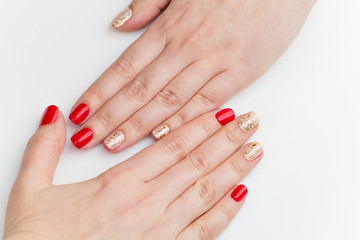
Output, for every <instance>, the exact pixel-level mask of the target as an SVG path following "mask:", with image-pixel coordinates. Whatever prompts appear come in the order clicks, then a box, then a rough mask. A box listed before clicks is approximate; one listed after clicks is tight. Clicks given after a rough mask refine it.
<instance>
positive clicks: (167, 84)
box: [70, 0, 315, 152]
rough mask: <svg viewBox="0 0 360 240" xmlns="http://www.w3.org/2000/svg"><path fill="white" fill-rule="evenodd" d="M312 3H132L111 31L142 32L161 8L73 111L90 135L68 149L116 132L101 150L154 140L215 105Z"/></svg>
mask: <svg viewBox="0 0 360 240" xmlns="http://www.w3.org/2000/svg"><path fill="white" fill-rule="evenodd" d="M314 2H315V0H302V1H294V0H269V1H264V0H252V1H246V0H227V1H223V0H212V1H208V0H185V1H184V0H172V1H171V2H170V4H169V0H134V2H133V3H132V4H131V5H130V8H129V9H127V10H126V11H125V12H123V14H121V16H120V20H121V21H120V20H116V21H115V22H114V25H115V26H116V27H117V29H118V30H122V31H130V30H134V29H138V28H141V27H144V26H145V25H146V24H147V23H149V21H150V20H152V19H153V18H154V17H156V16H157V15H158V14H159V13H160V10H161V9H164V8H166V10H165V11H164V12H163V13H162V14H161V15H160V16H159V17H158V18H157V19H156V20H155V21H154V23H152V24H151V25H150V27H149V28H148V29H147V31H146V32H145V33H144V34H143V35H142V36H141V37H140V38H139V39H138V40H137V41H136V42H135V43H133V44H132V45H131V46H130V47H129V48H128V49H127V50H126V51H125V52H124V53H123V54H122V55H121V56H120V58H119V59H118V60H117V61H116V62H115V63H114V64H113V65H111V67H110V68H108V69H107V70H106V71H105V72H104V74H103V75H102V76H101V77H100V78H99V79H98V80H97V81H95V82H94V83H93V84H92V85H91V86H90V88H89V89H88V90H87V91H86V92H85V93H84V94H83V95H82V96H81V97H80V99H79V100H78V101H77V103H76V104H75V105H74V108H73V110H72V112H73V113H72V114H71V115H70V119H71V120H72V121H73V122H74V123H76V124H80V123H82V126H81V129H83V128H89V129H90V130H91V131H92V135H91V138H88V141H87V142H86V144H82V145H76V144H75V145H76V146H77V147H78V148H83V149H88V148H91V147H93V146H94V145H96V144H98V143H99V142H101V141H102V140H104V138H105V142H106V138H107V137H111V136H112V133H113V134H114V133H119V132H121V133H122V134H124V136H125V139H124V140H123V143H122V144H121V145H119V146H117V147H116V148H109V146H107V145H106V144H105V147H106V148H107V149H108V150H109V151H111V152H119V151H121V150H123V149H125V148H127V147H129V146H131V145H132V144H134V143H136V142H137V141H139V140H141V139H142V138H143V137H145V136H146V135H148V134H149V133H150V132H152V130H153V128H155V127H156V126H162V127H161V128H160V129H155V132H154V133H155V134H153V135H154V136H155V137H156V138H160V137H162V136H164V135H166V134H167V133H168V132H169V131H170V130H171V131H173V130H175V129H176V128H178V127H180V126H181V125H183V124H184V123H187V122H189V121H190V120H192V119H194V118H196V117H197V116H199V115H201V114H203V113H205V112H208V111H210V110H213V109H215V108H217V107H219V106H221V105H222V104H223V103H225V101H227V100H228V99H229V98H230V97H232V96H233V95H235V94H236V93H238V92H239V91H240V90H242V89H244V88H245V87H246V86H248V85H249V84H251V83H252V82H253V81H255V80H256V79H257V78H259V77H260V76H261V75H262V74H263V73H264V72H265V71H266V70H267V69H269V68H270V66H271V65H272V64H273V63H274V62H275V61H276V60H277V59H278V58H279V57H280V56H281V54H282V53H283V52H284V51H285V50H286V49H287V47H288V46H289V45H290V44H291V42H292V41H293V39H294V38H295V36H296V35H297V33H298V32H299V31H300V29H301V27H302V25H303V23H304V21H305V19H306V17H307V15H308V13H309V11H310V9H311V8H312V6H313V4H314ZM168 4H169V6H167V5H168ZM118 19H119V18H118ZM121 24H122V25H121ZM157 130H159V131H157ZM81 137H82V136H81V132H80V133H77V134H76V136H75V139H78V138H81ZM73 142H75V143H76V141H73Z"/></svg>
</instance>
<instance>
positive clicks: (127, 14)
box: [111, 8, 133, 28]
mask: <svg viewBox="0 0 360 240" xmlns="http://www.w3.org/2000/svg"><path fill="white" fill-rule="evenodd" d="M132 14H133V12H132V10H131V8H126V9H125V10H124V11H122V12H121V13H120V14H119V15H117V16H116V18H115V19H114V20H113V21H112V23H111V24H112V26H113V27H114V28H118V27H121V26H122V25H123V24H124V23H126V22H127V21H128V20H129V19H130V18H131V16H132Z"/></svg>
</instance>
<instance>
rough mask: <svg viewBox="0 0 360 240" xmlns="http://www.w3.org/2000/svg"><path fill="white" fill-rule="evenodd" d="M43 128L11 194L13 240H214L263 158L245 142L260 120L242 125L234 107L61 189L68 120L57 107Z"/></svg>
mask: <svg viewBox="0 0 360 240" xmlns="http://www.w3.org/2000/svg"><path fill="white" fill-rule="evenodd" d="M41 124H42V125H41V126H40V127H39V129H38V130H37V132H36V133H35V135H34V136H33V137H32V138H31V140H30V141H29V143H28V146H27V148H26V151H25V155H24V158H23V162H22V165H21V169H20V172H19V175H18V178H17V180H16V182H15V184H14V186H13V189H12V191H11V195H10V199H9V204H8V209H7V215H6V226H5V233H4V239H5V240H29V239H31V240H49V239H51V240H64V239H69V240H70V239H71V240H77V239H79V240H80V239H81V240H82V239H92V240H97V239H99V240H103V239H107V240H112V239H119V240H120V239H124V240H129V239H131V240H146V239H161V240H173V239H177V240H189V239H192V240H197V239H199V240H200V239H201V240H202V239H214V238H215V237H216V236H217V235H218V234H219V233H220V232H222V231H223V229H224V228H225V227H226V226H227V225H228V224H229V222H230V221H231V220H232V219H233V217H234V215H235V214H236V213H237V212H238V211H239V209H240V207H241V206H242V205H243V203H244V200H245V197H246V194H247V189H246V187H245V186H243V185H239V186H236V185H237V184H238V182H240V181H241V180H242V179H243V178H244V177H245V176H246V175H247V174H248V173H249V172H250V171H251V169H253V168H254V167H255V165H256V164H257V163H258V162H259V161H260V159H261V158H262V156H263V150H262V148H261V146H260V145H259V144H258V143H249V144H246V141H247V140H248V139H249V138H250V137H251V136H252V135H253V134H254V132H255V131H256V130H257V128H258V118H257V116H256V115H255V114H254V113H249V114H245V115H242V116H240V117H239V118H237V119H236V120H234V113H233V111H232V110H230V109H225V110H222V111H220V112H218V113H216V112H210V113H207V114H205V115H202V116H201V117H199V118H197V119H195V120H193V121H191V122H189V123H188V124H186V125H184V126H182V127H180V128H179V129H177V130H175V131H173V132H171V133H170V134H169V135H168V136H166V137H164V138H163V139H161V140H160V141H158V142H156V143H155V144H153V145H152V146H150V147H148V148H146V149H144V150H143V151H141V152H139V153H138V154H136V155H135V156H133V157H132V158H130V159H128V160H127V161H124V162H122V163H120V164H118V165H117V166H115V167H113V168H111V169H110V170H108V171H106V172H104V173H103V174H101V175H100V176H98V177H96V178H94V179H91V180H88V181H85V182H81V183H74V184H68V185H61V186H55V185H53V184H52V180H53V175H54V171H55V168H56V165H57V162H58V159H59V157H60V153H61V151H62V149H63V147H64V143H65V123H64V118H63V115H62V114H61V112H60V111H58V109H57V108H56V107H55V106H50V107H49V108H48V109H47V110H46V112H45V114H44V118H43V120H42V121H41ZM222 124H223V125H224V124H227V125H226V126H224V127H222ZM239 227H241V226H239Z"/></svg>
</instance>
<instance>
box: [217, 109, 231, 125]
mask: <svg viewBox="0 0 360 240" xmlns="http://www.w3.org/2000/svg"><path fill="white" fill-rule="evenodd" d="M216 119H217V120H218V122H219V123H220V124H221V125H223V126H224V125H225V124H227V123H229V122H231V121H233V120H234V119H235V113H234V111H233V110H232V109H231V108H226V109H223V110H221V111H220V112H218V113H217V114H216Z"/></svg>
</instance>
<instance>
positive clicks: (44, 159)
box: [19, 105, 66, 184]
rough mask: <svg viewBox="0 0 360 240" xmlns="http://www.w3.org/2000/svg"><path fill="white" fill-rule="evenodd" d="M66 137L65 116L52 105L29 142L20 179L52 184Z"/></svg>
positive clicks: (45, 112)
mask: <svg viewBox="0 0 360 240" xmlns="http://www.w3.org/2000/svg"><path fill="white" fill-rule="evenodd" d="M65 139H66V130H65V121H64V117H63V115H62V113H61V112H60V111H59V110H58V108H57V107H56V106H54V105H51V106H49V107H48V108H47V109H46V110H45V111H44V114H43V117H42V120H41V122H40V126H39V128H38V129H37V131H36V133H35V134H34V135H33V136H32V137H31V139H30V140H29V142H28V144H27V147H26V150H25V154H24V157H23V160H22V164H21V168H20V172H19V179H23V178H25V179H27V180H29V181H30V182H34V181H35V180H39V181H41V182H42V183H44V184H52V181H53V177H54V172H55V169H56V166H57V163H58V160H59V157H60V154H61V152H62V150H63V148H64V145H65Z"/></svg>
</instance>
